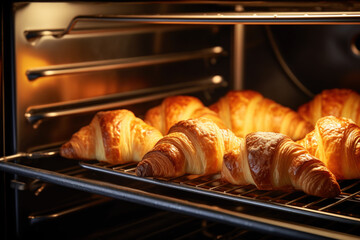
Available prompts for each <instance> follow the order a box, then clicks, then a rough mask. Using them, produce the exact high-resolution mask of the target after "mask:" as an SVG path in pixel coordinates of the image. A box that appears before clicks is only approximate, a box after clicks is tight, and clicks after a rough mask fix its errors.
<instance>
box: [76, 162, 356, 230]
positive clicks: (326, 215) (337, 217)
mask: <svg viewBox="0 0 360 240" xmlns="http://www.w3.org/2000/svg"><path fill="white" fill-rule="evenodd" d="M80 165H81V166H83V167H84V168H87V169H91V170H94V171H100V172H103V173H106V174H113V175H117V176H121V177H126V178H129V179H132V180H136V181H141V182H146V183H151V184H155V185H159V186H163V187H168V188H173V189H177V190H183V191H187V192H191V193H197V194H202V195H205V196H210V197H216V198H219V199H223V200H231V201H235V202H238V203H245V204H250V205H253V206H258V207H266V208H268V209H271V210H277V211H283V212H288V213H292V214H300V215H303V216H309V217H315V218H319V219H325V220H330V221H334V222H341V223H348V224H354V225H356V226H359V227H360V219H358V218H355V217H350V216H346V215H341V214H334V213H330V212H320V211H317V210H313V209H308V208H302V207H298V206H294V205H289V203H285V204H283V203H276V202H270V201H263V200H258V199H254V198H250V197H246V196H243V194H246V193H249V192H252V191H256V190H257V189H256V188H255V187H254V188H252V189H250V190H249V191H247V192H245V193H243V194H231V193H230V191H227V192H224V191H208V190H204V189H201V188H195V187H193V186H190V185H186V184H181V182H179V183H174V182H171V181H169V180H166V179H164V180H160V179H155V178H143V177H138V176H136V175H132V174H127V173H123V172H116V171H113V170H111V169H106V168H98V167H96V166H92V165H91V164H87V163H85V162H82V163H80ZM241 188H243V186H239V187H235V188H233V189H231V191H234V190H236V189H241ZM305 197H308V195H303V196H301V197H300V198H298V199H301V198H305ZM295 200H296V199H295ZM291 202H293V201H291Z"/></svg>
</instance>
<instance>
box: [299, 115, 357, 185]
mask: <svg viewBox="0 0 360 240" xmlns="http://www.w3.org/2000/svg"><path fill="white" fill-rule="evenodd" d="M298 143H299V144H301V145H302V146H304V147H305V148H306V149H307V150H308V151H309V152H310V154H312V155H313V156H315V157H317V158H319V159H320V160H321V161H322V162H324V163H325V165H326V167H327V168H328V169H329V170H330V171H331V172H332V173H333V174H334V175H335V176H336V178H337V179H354V178H360V127H359V126H357V125H356V124H355V123H354V122H353V121H352V120H350V119H346V118H338V117H334V116H327V117H323V118H320V119H319V120H318V121H317V122H316V125H315V129H314V131H312V132H310V133H308V134H307V135H306V137H305V138H304V139H301V140H300V141H298Z"/></svg>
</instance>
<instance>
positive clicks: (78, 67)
mask: <svg viewBox="0 0 360 240" xmlns="http://www.w3.org/2000/svg"><path fill="white" fill-rule="evenodd" d="M221 54H224V50H223V48H222V47H219V46H216V47H212V48H207V49H201V50H197V51H191V52H181V53H169V54H158V55H151V56H142V57H132V58H123V59H111V60H100V61H88V62H80V63H71V64H61V65H54V66H46V67H41V68H34V69H29V70H27V71H26V76H27V78H28V79H29V80H30V81H34V80H36V79H38V78H42V77H49V76H58V75H67V74H76V73H88V72H95V71H106V70H113V69H123V68H133V67H142V66H149V65H156V64H164V63H173V62H180V61H188V60H194V59H201V58H205V57H214V56H219V55H221Z"/></svg>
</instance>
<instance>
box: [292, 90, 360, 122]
mask: <svg viewBox="0 0 360 240" xmlns="http://www.w3.org/2000/svg"><path fill="white" fill-rule="evenodd" d="M298 113H299V114H300V115H301V116H302V117H303V118H304V119H306V120H307V121H309V122H311V123H312V124H314V125H315V124H316V121H317V120H318V119H320V118H322V117H325V116H335V117H345V118H349V119H352V120H353V121H354V122H355V123H357V124H360V95H359V94H358V93H357V92H355V91H353V90H351V89H337V88H335V89H326V90H323V91H322V92H321V93H320V94H317V95H316V96H315V97H314V99H312V100H311V101H309V102H307V103H305V104H303V105H301V106H300V107H299V108H298Z"/></svg>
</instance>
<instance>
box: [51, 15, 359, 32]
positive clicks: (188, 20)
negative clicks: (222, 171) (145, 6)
mask: <svg viewBox="0 0 360 240" xmlns="http://www.w3.org/2000/svg"><path fill="white" fill-rule="evenodd" d="M359 17H360V12H359V11H351V12H350V11H342V12H341V11H333V12H253V11H251V12H245V11H244V12H218V13H193V14H191V13H186V14H163V15H158V14H152V15H107V16H103V15H92V16H77V17H75V18H73V19H72V20H71V22H70V23H69V25H68V27H67V28H66V29H65V30H64V31H63V32H60V33H57V34H55V35H53V36H54V37H57V38H61V37H63V36H64V35H67V34H69V33H70V32H71V31H72V30H73V29H74V28H75V25H76V24H77V23H78V22H94V21H102V22H131V23H160V24H169V23H171V24H296V23H297V24H319V23H327V24H359Z"/></svg>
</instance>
